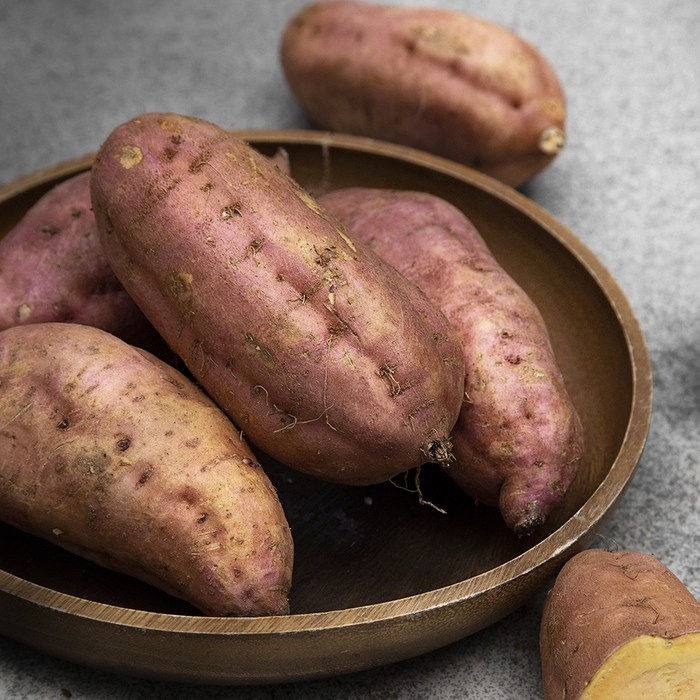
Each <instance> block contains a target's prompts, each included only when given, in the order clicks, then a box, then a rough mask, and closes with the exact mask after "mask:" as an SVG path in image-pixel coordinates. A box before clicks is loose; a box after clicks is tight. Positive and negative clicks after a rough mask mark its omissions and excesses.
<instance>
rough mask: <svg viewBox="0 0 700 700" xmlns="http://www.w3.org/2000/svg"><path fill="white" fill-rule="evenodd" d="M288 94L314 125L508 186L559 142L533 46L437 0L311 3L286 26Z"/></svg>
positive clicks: (551, 77)
mask: <svg viewBox="0 0 700 700" xmlns="http://www.w3.org/2000/svg"><path fill="white" fill-rule="evenodd" d="M280 58H281V63H282V66H283V69H284V73H285V76H286V79H287V82H288V84H289V87H290V89H291V91H292V93H293V94H294V95H295V96H296V97H297V99H298V100H299V102H300V103H301V104H302V106H303V107H304V108H305V109H306V111H307V112H308V114H309V115H310V117H311V118H312V119H313V120H314V121H315V122H316V123H317V124H318V125H320V126H322V127H323V128H325V129H331V130H335V131H341V132H348V133H354V134H360V135H363V136H370V137H374V138H379V139H384V140H386V141H393V142H397V143H402V144H405V145H408V146H413V147H416V148H420V149H423V150H425V151H429V152H432V153H435V154H437V155H440V156H443V157H446V158H450V159H451V160H454V161H458V162H461V163H464V164H466V165H469V166H471V167H473V168H477V169H479V170H482V171H483V172H485V173H487V174H489V175H491V176H493V177H496V178H498V179H500V180H502V181H503V182H505V183H507V184H509V185H513V186H518V185H520V184H522V183H523V182H525V181H526V180H529V179H530V178H532V177H533V176H534V175H536V174H537V173H538V172H539V171H541V170H542V169H543V168H545V167H546V166H547V165H549V164H550V163H551V162H552V160H553V158H554V157H555V156H556V155H557V153H559V152H560V151H561V149H562V148H563V146H564V138H565V136H564V130H565V118H566V107H565V96H564V92H563V90H562V87H561V84H560V82H559V80H558V78H557V76H556V74H555V72H554V70H553V69H552V67H551V65H550V64H549V63H548V62H547V61H546V60H545V58H544V57H543V56H542V54H541V53H540V51H539V50H538V49H536V48H535V47H534V46H533V45H532V44H530V43H528V42H526V41H525V40H524V39H523V38H522V37H520V36H518V35H516V34H515V33H513V32H512V31H510V30H508V29H506V28H505V27H502V26H499V25H497V24H494V23H491V22H488V21H486V20H484V19H481V18H479V17H474V16H471V15H468V14H465V13H463V12H457V11H453V10H447V9H440V8H408V7H390V6H384V5H375V4H368V3H360V2H350V1H348V2H317V3H312V4H309V5H307V6H306V7H304V8H303V9H302V10H301V11H300V12H299V13H298V14H296V15H295V16H294V17H293V18H291V19H290V21H289V22H288V24H287V26H286V27H285V30H284V33H283V36H282V40H281V46H280Z"/></svg>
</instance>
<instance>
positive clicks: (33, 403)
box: [0, 323, 293, 615]
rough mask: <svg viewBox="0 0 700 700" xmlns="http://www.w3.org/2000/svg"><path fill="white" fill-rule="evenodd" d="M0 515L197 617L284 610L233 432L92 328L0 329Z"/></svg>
mask: <svg viewBox="0 0 700 700" xmlns="http://www.w3.org/2000/svg"><path fill="white" fill-rule="evenodd" d="M0 387H1V390H0V427H1V429H0V518H1V519H2V520H3V521H5V522H7V523H9V524H10V525H12V526H14V527H16V528H19V529H22V530H25V531H27V532H30V533H32V534H34V535H37V536H39V537H42V538H45V539H47V540H50V541H51V542H53V543H55V544H56V545H58V546H60V547H63V548H65V549H67V550H69V551H71V552H73V553H75V554H78V555H80V556H83V557H85V558H87V559H90V560H92V561H94V562H96V563H98V564H100V565H103V566H105V567H107V568H110V569H113V570H116V571H119V572H122V573H124V574H128V575H131V576H133V577H135V578H138V579H141V580H143V581H145V582H147V583H149V584H152V585H153V586H156V587H158V588H160V589H162V590H164V591H166V592H167V593H170V594H172V595H174V596H177V597H179V598H182V599H184V600H186V601H188V602H190V603H192V604H193V605H194V606H196V607H197V608H199V609H200V610H201V611H202V612H204V613H205V614H210V615H268V614H280V613H285V612H286V611H287V610H288V590H289V587H290V583H291V573H292V561H293V543H292V539H291V533H290V530H289V526H288V524H287V521H286V518H285V514H284V512H283V511H282V507H281V505H280V503H279V500H278V498H277V493H276V491H275V490H274V488H273V486H272V484H271V483H270V481H269V480H268V478H267V476H266V475H265V473H264V472H263V471H262V469H261V467H260V466H259V464H257V462H256V460H255V457H254V455H253V453H252V452H251V451H250V448H249V447H248V446H247V444H246V443H245V442H244V441H243V439H242V438H241V436H240V434H239V431H238V430H237V428H236V427H235V426H234V425H233V424H232V423H231V422H230V420H229V419H228V418H227V417H226V416H225V415H224V414H223V413H222V412H221V410H220V409H218V408H217V407H216V405H215V404H214V403H213V402H212V401H211V400H210V399H209V398H208V397H207V396H206V395H205V394H204V393H203V392H202V391H201V390H200V389H198V388H197V387H196V386H195V385H194V384H193V383H192V382H191V381H190V380H188V379H187V378H185V377H184V376H183V375H181V374H180V373H179V372H177V371H176V370H175V369H173V368H172V367H170V366H169V365H167V364H165V363H163V362H162V361H160V360H158V359H157V358H156V357H155V356H153V355H151V354H150V353H147V352H146V351H143V350H137V349H136V348H134V347H133V346H130V345H128V344H126V343H124V342H122V341H121V340H119V339H118V338H116V337H115V336H113V335H111V334H109V333H107V332H105V331H102V330H100V329H98V328H94V327H90V326H83V325H80V324H72V323H71V324H66V323H45V324H42V323H39V324H33V325H27V326H14V327H12V328H8V329H6V330H4V331H1V332H0Z"/></svg>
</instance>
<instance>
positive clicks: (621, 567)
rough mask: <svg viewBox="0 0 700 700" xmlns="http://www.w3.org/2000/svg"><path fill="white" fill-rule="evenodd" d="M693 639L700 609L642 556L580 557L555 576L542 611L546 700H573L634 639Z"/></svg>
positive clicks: (592, 553) (601, 553) (596, 553)
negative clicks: (605, 664)
mask: <svg viewBox="0 0 700 700" xmlns="http://www.w3.org/2000/svg"><path fill="white" fill-rule="evenodd" d="M692 632H700V603H699V602H698V601H697V600H696V599H695V598H694V597H693V595H692V593H691V592H690V591H689V590H688V589H687V588H686V587H685V586H684V585H683V583H682V582H681V581H680V580H679V579H678V578H677V577H676V576H675V575H674V574H673V573H672V572H671V571H670V570H669V569H668V568H667V567H666V566H664V564H662V563H661V562H660V561H659V560H658V559H656V557H654V556H652V555H651V554H648V553H646V552H637V551H629V550H627V551H617V552H610V551H605V550H601V549H590V550H585V551H583V552H580V553H578V554H576V555H575V556H574V557H572V558H571V559H570V560H569V561H568V562H567V563H566V564H565V565H564V566H563V568H562V569H561V571H560V573H559V575H558V576H557V578H556V581H555V583H554V585H553V587H552V589H551V590H550V591H549V593H548V595H547V598H546V600H545V604H544V607H543V610H542V619H541V626H540V649H541V663H542V680H543V685H544V696H545V698H546V700H554V699H555V698H556V700H559V698H572V700H573V699H574V698H578V697H579V696H580V695H581V693H582V692H583V690H584V689H585V687H586V684H587V683H589V682H590V680H591V679H592V678H593V676H594V674H595V672H596V671H597V670H598V669H599V668H600V667H601V665H602V664H603V662H604V661H605V660H606V659H607V658H608V657H609V656H610V655H611V654H612V653H613V652H614V651H616V650H617V649H619V648H620V647H621V646H622V645H623V644H625V643H626V642H629V641H630V640H632V639H634V638H636V637H640V636H642V635H651V636H658V637H663V638H666V639H673V638H675V637H679V636H681V635H683V634H687V633H692Z"/></svg>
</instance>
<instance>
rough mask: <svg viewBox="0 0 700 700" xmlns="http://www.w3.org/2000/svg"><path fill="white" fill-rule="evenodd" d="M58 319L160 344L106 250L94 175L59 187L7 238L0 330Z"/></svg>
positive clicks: (1, 255)
mask: <svg viewBox="0 0 700 700" xmlns="http://www.w3.org/2000/svg"><path fill="white" fill-rule="evenodd" d="M56 321H61V322H73V323H81V324H85V325H89V326H95V327H97V328H102V329H103V330H106V331H108V332H109V333H112V334H114V335H116V336H118V337H120V338H122V339H124V340H126V341H127V342H131V343H138V344H142V345H146V346H148V347H153V346H154V341H155V332H154V331H153V328H152V327H151V325H150V324H149V323H148V321H147V320H146V318H145V317H144V315H143V314H142V313H141V311H140V310H139V308H138V307H137V306H136V304H135V303H134V302H133V300H132V299H131V298H130V297H129V295H128V294H127V292H126V291H125V290H124V287H122V285H121V283H120V282H119V280H118V279H117V278H116V277H115V275H114V273H113V272H112V269H111V268H110V266H109V263H108V262H107V259H106V258H105V255H104V253H103V251H102V247H101V245H100V240H99V237H98V235H97V228H96V225H95V217H94V215H93V213H92V208H91V203H90V173H89V171H87V172H82V173H79V174H77V175H73V176H71V177H69V178H68V179H67V180H64V181H63V182H61V183H59V184H57V185H55V186H54V187H52V188H51V189H50V190H49V191H48V192H47V193H46V194H44V195H43V196H42V197H41V198H40V199H39V200H38V201H37V202H36V203H35V204H34V205H33V206H32V207H31V208H30V209H29V210H28V211H27V212H26V213H25V214H24V216H23V217H22V219H20V221H19V222H18V223H17V224H16V225H15V226H14V227H13V228H12V230H10V231H9V232H8V233H7V234H6V235H5V236H4V237H3V238H2V239H0V330H2V329H4V328H9V327H11V326H16V325H26V324H30V323H46V322H56Z"/></svg>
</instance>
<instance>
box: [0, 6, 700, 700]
mask: <svg viewBox="0 0 700 700" xmlns="http://www.w3.org/2000/svg"><path fill="white" fill-rule="evenodd" d="M302 4H303V2H302V1H301V0H250V1H249V2H243V1H241V0H202V1H201V2H187V1H186V0H172V1H170V2H166V1H165V0H158V1H153V0H152V1H151V2H146V1H145V0H142V1H138V0H126V1H124V0H121V1H120V2H112V1H110V0H83V1H80V0H63V1H61V2H58V1H57V0H5V1H4V2H2V3H0V71H1V72H0V184H2V183H6V182H8V181H10V180H12V179H14V178H16V177H19V176H21V175H25V174H27V173H29V172H31V171H33V170H36V169H39V168H43V167H45V166H46V165H49V164H53V163H55V162H58V161H61V160H65V159H69V158H73V157H76V156H80V155H83V154H84V153H87V152H88V151H92V150H95V149H96V148H97V147H98V146H99V144H100V143H101V141H102V140H103V138H104V137H105V136H106V134H107V133H108V132H109V131H110V130H111V129H112V128H113V127H114V126H115V125H116V124H117V123H119V122H121V121H124V120H126V119H129V118H131V117H132V116H135V115H136V114H137V113H140V112H144V111H148V110H161V111H166V110H171V111H180V112H183V113H187V114H193V115H197V116H201V117H205V118H207V119H210V120H212V121H215V122H217V123H219V124H220V125H222V126H225V127H231V128H303V127H306V126H309V125H308V123H307V122H306V119H305V117H304V115H303V113H302V111H301V109H300V108H299V106H298V105H297V104H296V103H295V101H294V99H293V98H292V97H291V95H290V94H289V92H288V90H287V88H286V85H285V84H284V81H283V78H282V74H281V71H280V67H279V63H278V59H277V43H278V38H279V35H280V32H281V30H282V27H283V25H284V24H285V22H286V20H287V19H288V18H289V17H290V16H291V14H292V13H293V12H294V11H295V10H296V9H297V8H299V7H300V6H301V5H302ZM396 4H412V5H418V4H432V5H442V6H444V7H451V8H456V9H461V10H464V11H467V12H472V13H474V14H479V15H481V16H483V17H485V18H487V19H491V20H494V21H496V22H499V23H501V24H504V25H506V26H508V27H510V28H512V29H514V30H516V31H517V32H519V33H521V34H522V35H523V36H525V37H526V38H528V39H529V40H531V41H532V42H534V43H535V44H536V45H537V46H538V47H539V48H540V49H541V50H542V52H543V53H544V54H545V55H546V56H547V57H548V58H549V60H550V62H551V63H552V64H553V66H554V67H555V69H556V70H557V72H558V74H559V76H560V78H561V80H562V83H563V85H564V87H565V89H566V92H567V96H568V107H569V122H568V131H569V140H568V145H567V147H566V149H565V151H564V152H563V154H562V155H561V156H560V157H559V158H558V159H557V161H556V162H555V164H554V165H553V166H552V167H551V168H549V169H548V170H547V171H545V172H544V173H542V174H541V175H540V176H539V177H538V178H536V179H535V180H534V181H533V182H532V183H530V184H529V185H528V186H527V187H526V188H525V193H526V194H527V195H528V196H530V197H532V198H533V199H534V200H536V201H537V202H538V203H540V204H541V205H543V206H544V207H545V208H547V209H549V210H550V211H551V212H552V213H553V214H554V215H555V216H556V217H557V218H558V219H560V220H561V221H562V222H563V223H564V224H566V225H567V226H568V227H569V228H570V229H571V230H572V231H574V232H575V233H576V234H577V235H578V236H579V237H580V238H581V239H582V240H583V241H584V242H585V243H586V244H587V245H588V246H589V247H590V248H591V249H592V250H593V251H594V253H595V254H596V255H597V256H598V257H599V258H600V259H601V261H602V262H603V263H604V264H605V265H606V266H607V268H608V269H609V270H610V272H611V273H612V274H613V275H614V276H615V278H616V279H617V281H618V282H619V284H620V286H621V287H622V289H623V290H624V292H625V293H626V295H627V297H628V299H629V301H630V303H631V305H632V307H633V308H634V310H635V312H636V314H637V316H638V318H639V320H640V323H641V325H642V328H643V330H644V332H645V334H646V339H647V343H648V348H649V352H650V355H651V360H652V364H653V370H654V392H655V396H654V407H655V408H654V415H653V420H652V426H651V431H650V434H649V439H648V443H647V449H646V451H645V454H644V456H643V458H642V460H641V463H640V466H639V470H638V472H637V475H636V477H635V479H634V481H633V484H632V486H631V487H630V489H629V490H628V491H627V493H626V495H625V497H624V499H623V501H622V503H621V504H620V506H619V507H618V508H617V510H616V511H615V513H614V516H613V517H612V519H611V520H610V521H609V522H608V524H607V526H606V527H605V529H604V531H603V535H604V537H605V538H608V539H609V540H612V541H614V542H616V543H617V544H618V545H619V546H621V547H629V548H639V549H644V550H647V551H650V552H653V553H654V554H656V555H657V556H658V557H659V558H660V559H661V560H662V561H664V562H665V563H666V564H668V565H669V566H670V567H671V568H672V569H673V570H674V571H675V572H676V573H677V574H678V575H679V576H680V577H681V579H683V580H684V581H685V583H686V584H687V585H688V586H689V588H690V589H691V590H692V591H693V593H694V594H695V595H696V596H700V569H699V568H698V544H697V543H698V536H697V533H698V531H699V530H700V517H699V514H698V505H697V504H698V500H699V499H698V493H700V468H699V466H700V465H699V457H698V446H699V444H700V427H699V425H700V372H699V369H698V368H699V367H700V349H699V348H700V317H699V315H698V297H699V296H700V223H699V222H700V73H699V71H700V42H699V41H698V37H699V36H700V4H698V3H697V1H696V0H676V1H671V0H666V1H662V0H656V1H652V0H649V1H641V0H619V1H618V2H614V3H613V2H609V1H607V0H590V1H589V2H586V3H580V2H576V3H574V2H567V3H563V2H559V0H528V2H522V1H520V2H519V1H518V0H489V1H488V2H487V1H486V0H481V1H477V0H473V1H470V0H443V1H442V2H439V3H438V2H423V3H419V2H403V3H398V2H397V3H396ZM540 610H541V596H538V597H536V598H535V599H534V600H532V601H531V602H530V603H529V604H528V605H526V606H525V607H524V608H522V609H521V610H518V611H517V612H515V613H514V614H512V615H511V616H510V617H509V618H508V619H505V620H503V621H502V622H500V623H498V624H495V625H493V626H492V627H490V628H488V629H486V630H484V631H482V632H480V633H478V634H476V635H473V636H472V637H470V638H468V639H465V640H463V641H461V642H458V643H456V644H453V645H451V646H449V647H447V648H444V649H440V650H438V651H435V652H433V653H430V654H427V655H425V656H422V657H420V658H417V659H413V660H410V661H406V662H403V663H399V664H395V665H393V666H390V667H387V668H383V669H377V670H373V671H368V672H364V673H360V674H356V675H353V676H348V677H344V678H338V679H331V680H324V681H318V682H313V683H303V684H298V685H289V686H285V685H281V686H275V687H259V688H208V687H204V688H199V687H191V686H178V685H173V684H170V683H168V684H165V683H157V682H145V681H139V680H133V679H130V678H124V677H119V676H113V675H110V674H106V673H101V672H95V671H92V670H89V669H86V668H81V667H79V666H76V665H73V664H71V663H67V662H63V661H60V660H57V659H54V658H51V657H49V656H45V655H43V654H41V653H38V652H35V651H33V650H31V649H29V648H25V647H23V646H21V645H19V644H17V643H15V642H13V641H10V640H8V639H5V638H3V637H0V698H2V700H19V699H20V698H32V699H34V698H38V699H44V698H45V699H47V700H49V699H50V700H61V699H62V698H71V697H72V698H75V699H78V698H80V699H83V698H95V699H98V698H99V699H100V700H137V699H141V698H143V699H144V700H145V699H146V698H148V700H151V699H152V698H161V697H163V698H164V697H167V698H173V699H176V700H177V699H183V700H184V699H185V698H186V699H187V700H198V699H203V698H215V699H223V698H231V699H237V698H250V699H251V700H267V699H275V700H281V699H282V698H289V699H293V700H297V699H299V698H307V697H308V698H311V697H314V698H345V699H347V700H355V699H358V700H359V699H360V698H372V699H373V700H390V699H391V700H394V699H398V698H412V699H414V700H421V699H423V698H425V699H427V698H430V699H431V700H447V699H448V698H474V699H477V700H496V699H497V698H499V699H500V698H539V697H541V683H540V677H539V659H538V650H537V628H538V623H539V614H540Z"/></svg>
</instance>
